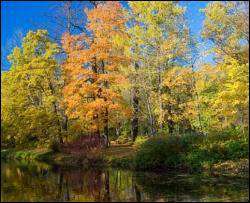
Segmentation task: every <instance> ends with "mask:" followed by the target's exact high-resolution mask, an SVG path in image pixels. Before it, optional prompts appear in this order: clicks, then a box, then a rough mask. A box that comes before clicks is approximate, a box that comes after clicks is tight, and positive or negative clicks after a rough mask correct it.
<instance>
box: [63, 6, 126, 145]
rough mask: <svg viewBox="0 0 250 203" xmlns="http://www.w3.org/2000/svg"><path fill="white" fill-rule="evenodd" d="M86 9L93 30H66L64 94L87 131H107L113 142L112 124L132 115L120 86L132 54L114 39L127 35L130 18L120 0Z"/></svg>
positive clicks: (68, 112)
mask: <svg viewBox="0 0 250 203" xmlns="http://www.w3.org/2000/svg"><path fill="white" fill-rule="evenodd" d="M85 12H86V14H87V18H88V24H87V29H88V31H89V33H82V34H80V35H75V36H72V35H69V34H65V35H64V37H63V40H62V42H63V48H64V49H65V51H66V53H67V55H68V58H67V60H66V62H65V63H64V70H65V75H66V86H65V88H64V98H65V103H66V105H67V114H68V115H69V116H70V117H71V118H78V119H80V120H81V121H82V125H83V126H84V127H85V129H86V131H87V132H90V133H93V134H95V135H98V136H100V134H101V133H104V135H105V136H106V138H107V146H109V141H108V134H109V126H115V125H116V122H117V121H118V119H117V118H120V119H121V118H122V117H127V116H129V115H130V111H129V108H127V106H126V104H125V102H124V101H123V98H122V96H121V89H120V85H121V84H122V83H123V82H126V79H125V78H124V77H123V76H122V75H121V74H120V71H119V69H120V67H121V66H122V65H125V64H126V63H127V62H128V58H126V57H125V56H124V54H123V50H122V49H121V48H118V47H117V46H115V43H113V40H114V39H115V38H116V37H117V36H119V37H126V34H125V22H126V18H125V17H124V16H123V12H122V7H121V5H120V3H119V2H105V3H100V4H96V5H95V7H94V8H93V9H91V10H85Z"/></svg>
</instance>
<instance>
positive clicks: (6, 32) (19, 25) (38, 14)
mask: <svg viewBox="0 0 250 203" xmlns="http://www.w3.org/2000/svg"><path fill="white" fill-rule="evenodd" d="M207 3H208V2H207V1H203V2H202V1H199V2H198V1H196V2H195V1H183V2H182V1H181V2H180V4H181V5H183V6H185V7H187V10H186V17H187V20H188V22H189V25H190V29H191V32H192V33H193V34H194V35H196V36H197V37H198V39H199V40H200V30H201V28H202V23H203V20H204V15H203V14H202V13H201V12H200V11H199V10H200V9H201V8H204V7H205V6H206V5H207ZM58 4H61V2H56V1H19V2H17V1H16V2H15V1H12V2H11V1H1V30H2V33H1V57H2V64H1V70H8V69H9V67H10V64H9V63H8V62H7V60H6V56H7V55H8V54H9V53H10V50H11V49H12V48H14V45H20V41H19V40H18V39H19V38H20V37H17V36H19V34H18V33H22V36H25V35H26V33H27V32H28V31H29V30H36V29H42V28H44V26H46V28H47V29H48V31H49V33H53V25H52V24H51V23H49V19H48V18H47V17H46V14H48V13H51V12H52V11H53V8H54V7H55V6H57V5H58ZM87 4H88V3H87V2H86V5H87ZM122 4H123V5H125V6H126V2H122ZM87 6H88V5H87ZM18 41H19V43H18ZM206 60H207V61H212V58H211V56H210V57H207V58H206Z"/></svg>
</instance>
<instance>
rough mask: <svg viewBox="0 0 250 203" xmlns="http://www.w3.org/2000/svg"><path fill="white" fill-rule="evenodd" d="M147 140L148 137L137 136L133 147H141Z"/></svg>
mask: <svg viewBox="0 0 250 203" xmlns="http://www.w3.org/2000/svg"><path fill="white" fill-rule="evenodd" d="M148 139H149V137H148V136H143V135H139V136H137V137H136V139H135V142H134V145H135V146H140V145H142V144H143V143H144V142H146V141H147V140H148Z"/></svg>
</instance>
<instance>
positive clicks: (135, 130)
mask: <svg viewBox="0 0 250 203" xmlns="http://www.w3.org/2000/svg"><path fill="white" fill-rule="evenodd" d="M138 68H139V65H138V63H135V70H137V69H138ZM134 82H135V81H134ZM132 106H133V116H132V122H131V127H132V140H133V142H134V141H135V139H136V137H137V135H138V131H139V125H138V122H139V118H138V117H139V115H138V114H139V90H138V87H135V86H134V87H133V88H132Z"/></svg>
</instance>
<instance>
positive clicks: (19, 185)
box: [1, 162, 249, 202]
mask: <svg viewBox="0 0 250 203" xmlns="http://www.w3.org/2000/svg"><path fill="white" fill-rule="evenodd" d="M1 176H2V178H1V186H2V187H1V199H2V201H105V202H109V201H137V202H141V201H185V200H186V201H215V200H216V201H247V200H248V186H249V183H248V180H247V179H235V178H234V179H230V178H213V177H203V176H191V175H183V174H171V175H159V174H154V173H132V172H130V171H123V170H116V169H91V170H83V169H63V168H60V167H58V166H53V167H52V166H50V165H46V164H40V163H31V162H29V163H27V162H18V163H17V162H8V163H2V166H1Z"/></svg>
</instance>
